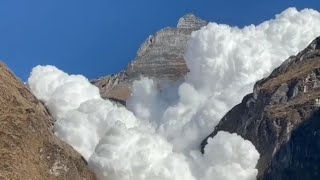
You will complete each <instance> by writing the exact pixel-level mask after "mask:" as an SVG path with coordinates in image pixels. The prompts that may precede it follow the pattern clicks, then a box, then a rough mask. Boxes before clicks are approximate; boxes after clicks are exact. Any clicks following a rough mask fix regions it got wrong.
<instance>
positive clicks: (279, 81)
mask: <svg viewBox="0 0 320 180" xmlns="http://www.w3.org/2000/svg"><path fill="white" fill-rule="evenodd" d="M319 107H320V38H317V39H316V40H314V41H313V42H312V43H311V44H310V45H309V46H308V47H307V48H306V49H305V50H304V51H302V52H300V53H299V54H298V55H297V56H292V57H290V58H289V59H288V60H286V61H285V62H284V63H283V64H282V65H281V66H280V67H278V68H277V69H275V70H274V71H273V72H272V73H271V75H270V76H269V77H267V78H265V79H262V80H260V81H258V82H257V83H256V84H255V87H254V90H253V93H252V94H248V95H247V96H246V97H244V98H243V100H242V102H241V103H240V104H238V105H237V106H235V107H234V108H233V109H231V110H230V111H229V112H228V113H227V114H226V115H225V116H224V117H223V118H222V120H221V121H220V123H219V124H218V126H217V127H216V128H215V130H214V132H213V133H212V134H211V135H210V137H213V136H214V135H215V134H216V133H217V132H218V131H228V132H231V133H234V132H235V133H237V134H239V135H241V136H242V137H243V138H245V139H248V140H250V141H251V142H252V143H253V144H254V145H255V146H256V148H257V150H258V151H259V153H260V155H261V157H260V160H259V162H258V165H257V168H258V170H259V175H258V179H265V180H277V179H279V180H286V179H288V180H295V179H297V180H298V179H320V166H319V164H320V154H319V152H320V121H319V120H320V110H319ZM206 143H207V141H206V140H204V141H203V143H202V145H201V146H202V147H201V148H202V150H203V148H204V146H205V144H206Z"/></svg>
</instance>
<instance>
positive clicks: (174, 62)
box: [92, 14, 207, 101]
mask: <svg viewBox="0 0 320 180" xmlns="http://www.w3.org/2000/svg"><path fill="white" fill-rule="evenodd" d="M206 24H207V22H205V21H203V20H201V19H199V18H197V17H196V16H194V15H193V14H188V15H185V16H183V17H182V18H180V19H179V22H178V25H177V28H165V29H162V30H160V31H159V32H157V33H156V34H155V35H154V36H149V37H148V38H147V39H146V41H145V42H144V43H143V44H142V45H141V47H140V49H139V51H138V53H137V57H136V59H135V60H134V61H132V62H131V63H130V64H129V65H128V67H127V68H126V69H125V70H124V71H123V72H121V73H119V74H116V75H112V76H106V77H102V78H100V79H97V80H94V81H92V82H93V84H95V85H96V86H98V87H99V89H100V94H101V96H102V97H103V98H109V99H114V100H120V101H125V100H126V99H127V98H128V96H129V95H130V92H131V90H130V88H131V85H132V82H133V81H134V80H136V79H139V78H140V76H141V75H142V76H146V77H150V78H155V79H157V80H158V81H169V82H170V81H177V80H178V79H179V78H182V77H183V76H184V75H185V74H186V73H187V72H188V69H187V66H186V64H185V61H184V58H183V54H184V51H185V47H186V45H187V41H188V39H189V37H190V35H191V32H192V31H194V30H198V29H200V28H201V27H202V26H205V25H206Z"/></svg>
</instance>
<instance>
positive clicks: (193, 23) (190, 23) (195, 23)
mask: <svg viewBox="0 0 320 180" xmlns="http://www.w3.org/2000/svg"><path fill="white" fill-rule="evenodd" d="M205 25H207V22H206V21H204V20H202V19H200V18H198V17H197V16H196V15H194V14H192V13H189V14H186V15H184V16H182V17H181V18H180V19H179V21H178V24H177V28H186V29H199V28H201V27H202V26H205Z"/></svg>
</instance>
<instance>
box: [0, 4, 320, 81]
mask: <svg viewBox="0 0 320 180" xmlns="http://www.w3.org/2000/svg"><path fill="white" fill-rule="evenodd" d="M292 6H294V7H297V8H298V9H302V8H306V7H307V8H313V9H316V10H319V8H320V1H319V0H310V1H307V0H264V1H262V0H261V1H260V0H250V1H249V0H233V1H231V0H126V1H124V0H1V1H0V59H1V60H3V61H4V62H5V63H6V64H7V65H8V66H9V67H10V68H11V69H12V70H13V71H14V73H15V74H16V75H18V76H19V77H20V78H22V79H23V80H26V79H27V77H28V76H29V73H30V70H31V68H32V67H34V66H35V65H38V64H42V65H45V64H52V65H55V66H57V67H59V68H60V69H63V70H64V71H66V72H68V73H72V74H74V73H76V74H83V75H85V76H86V77H88V78H89V79H92V78H96V77H99V76H102V75H107V74H111V73H116V72H118V71H120V70H121V69H123V68H125V67H126V65H127V64H128V63H129V62H130V61H131V60H132V59H133V58H134V57H135V55H136V51H137V49H138V48H139V46H140V44H141V43H142V42H143V41H144V39H145V38H146V37H147V36H148V35H150V34H153V33H154V32H156V31H157V30H159V29H161V28H163V27H167V26H175V25H176V23H177V20H178V19H179V17H181V16H183V15H184V14H186V13H189V12H193V13H195V14H196V15H197V16H199V17H201V18H202V19H205V20H208V21H214V22H218V23H226V24H230V25H236V26H244V25H248V24H259V23H260V22H263V21H264V20H267V19H270V18H273V17H274V15H275V14H277V13H280V12H281V11H283V10H284V9H286V8H287V7H292Z"/></svg>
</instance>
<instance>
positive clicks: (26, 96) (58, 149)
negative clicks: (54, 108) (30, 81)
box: [0, 63, 95, 180]
mask: <svg viewBox="0 0 320 180" xmlns="http://www.w3.org/2000/svg"><path fill="white" fill-rule="evenodd" d="M52 124H53V119H52V118H51V116H50V115H49V113H48V112H47V110H46V108H45V107H44V106H43V105H42V103H41V102H40V101H39V100H37V99H36V98H35V96H34V95H32V94H31V92H30V91H29V89H28V88H27V87H26V86H25V85H24V84H23V83H22V82H21V81H19V80H18V79H17V78H16V77H15V76H14V74H13V73H12V72H10V70H8V68H7V67H6V66H5V65H4V64H2V63H0V142H1V143H0V157H1V160H0V179H1V180H2V179H3V180H8V179H10V180H11V179H12V180H14V179H19V180H20V179H25V180H44V179H45V180H60V179H61V180H65V179H70V180H93V179H95V177H94V175H93V174H92V173H91V172H90V171H89V170H88V168H87V165H86V162H85V161H84V160H83V159H82V157H81V156H80V155H79V154H78V153H77V152H76V151H75V150H74V149H73V148H72V147H71V146H69V145H67V144H66V143H64V142H62V141H61V140H59V139H58V138H57V137H56V136H55V135H54V134H53V133H52V132H51V130H50V128H51V127H52Z"/></svg>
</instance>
